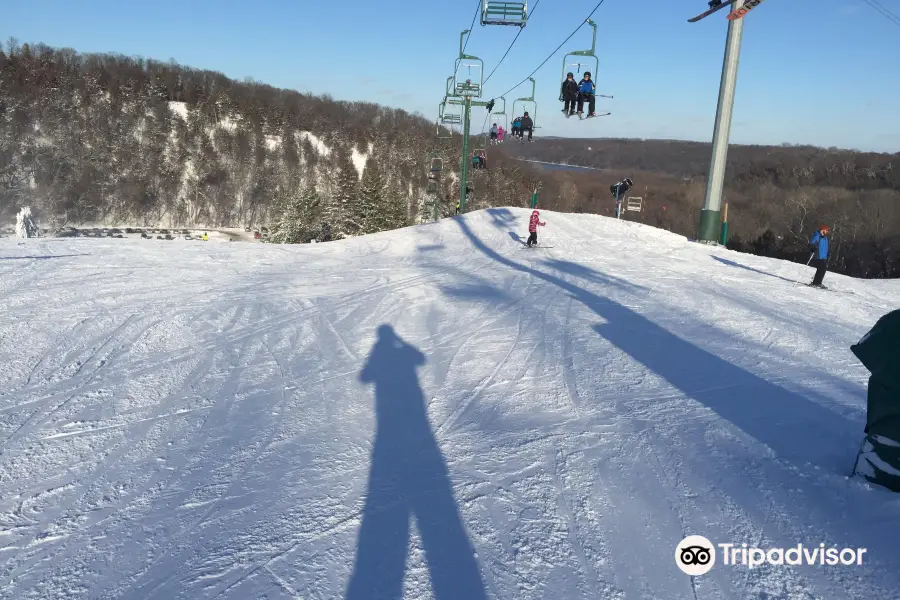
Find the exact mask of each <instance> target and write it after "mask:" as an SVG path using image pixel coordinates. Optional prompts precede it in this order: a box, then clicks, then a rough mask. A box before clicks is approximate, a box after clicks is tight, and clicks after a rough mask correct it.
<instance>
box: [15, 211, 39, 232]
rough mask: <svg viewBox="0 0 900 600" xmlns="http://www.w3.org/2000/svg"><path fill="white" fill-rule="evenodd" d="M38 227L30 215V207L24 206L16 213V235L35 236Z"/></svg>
mask: <svg viewBox="0 0 900 600" xmlns="http://www.w3.org/2000/svg"><path fill="white" fill-rule="evenodd" d="M37 234H38V228H37V225H35V223H34V219H32V217H31V207H30V206H25V207H23V208H22V210H20V211H19V214H18V215H16V237H18V238H22V239H24V238H33V237H37Z"/></svg>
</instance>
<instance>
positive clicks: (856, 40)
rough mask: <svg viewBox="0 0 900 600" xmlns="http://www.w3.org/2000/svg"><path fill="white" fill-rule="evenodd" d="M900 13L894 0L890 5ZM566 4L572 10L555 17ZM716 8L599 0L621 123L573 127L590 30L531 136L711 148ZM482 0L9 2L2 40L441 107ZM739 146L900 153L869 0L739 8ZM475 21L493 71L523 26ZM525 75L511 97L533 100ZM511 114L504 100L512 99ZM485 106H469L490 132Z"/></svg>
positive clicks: (541, 50)
mask: <svg viewBox="0 0 900 600" xmlns="http://www.w3.org/2000/svg"><path fill="white" fill-rule="evenodd" d="M880 1H881V3H882V4H884V5H885V6H887V7H888V8H890V9H891V10H893V12H894V13H897V14H900V2H898V0H880ZM595 4H596V0H566V1H565V2H561V1H560V0H540V4H538V5H537V6H536V7H535V6H534V0H530V1H529V6H530V7H531V8H533V16H532V20H531V21H530V22H529V24H528V26H527V27H526V28H525V30H524V31H523V33H522V35H521V36H520V37H519V40H518V42H517V43H516V45H515V46H514V47H513V50H512V51H511V52H510V55H509V56H508V57H507V58H506V60H505V61H504V63H503V64H502V65H501V66H500V68H499V69H498V70H497V72H496V73H495V74H494V76H493V77H492V78H491V80H490V81H489V82H488V83H487V85H486V86H485V95H486V96H488V97H490V96H491V95H499V94H501V93H503V92H505V91H506V90H508V89H509V88H510V87H511V86H512V85H514V84H515V83H517V82H519V81H520V80H522V79H523V78H525V77H526V76H527V75H528V74H529V73H530V72H531V71H533V70H534V69H535V67H537V66H538V65H539V64H540V63H541V62H542V61H543V60H544V59H545V58H546V57H547V56H548V54H549V53H550V52H551V51H552V50H553V49H554V48H556V46H558V45H559V44H560V42H562V41H563V40H564V39H565V38H566V37H567V36H568V35H569V33H571V31H572V30H573V29H574V28H575V27H577V26H578V24H579V22H582V21H583V19H584V17H586V16H587V14H588V13H590V11H591V9H592V8H593V7H594V5H595ZM560 5H564V6H565V10H561V7H560ZM706 6H707V4H706V0H678V1H677V2H670V1H664V0H643V1H637V0H606V1H605V2H604V4H603V5H602V6H601V7H600V8H599V10H598V11H597V12H596V13H595V15H594V20H595V21H596V22H597V23H598V25H599V27H600V29H599V33H598V40H597V54H598V56H599V57H600V70H599V72H598V73H595V77H594V78H595V80H596V81H597V82H598V86H599V90H598V91H599V92H600V93H605V94H608V95H612V96H614V99H612V100H601V101H600V102H598V112H607V111H611V112H612V115H610V116H608V117H602V118H597V119H591V120H589V121H579V120H577V119H575V118H573V119H569V120H567V119H565V118H564V117H563V116H562V114H561V112H560V110H561V108H562V106H561V103H559V102H558V100H557V97H558V93H559V92H558V89H559V85H560V82H561V76H562V56H563V54H564V51H566V50H570V49H571V50H578V49H584V48H588V47H590V28H589V27H588V26H587V25H585V26H584V27H583V28H582V29H581V30H580V31H579V32H578V33H577V34H576V35H575V37H574V38H572V40H571V41H570V42H569V43H568V44H567V45H566V46H565V47H564V49H563V50H561V51H560V52H558V53H557V54H556V55H555V56H554V57H553V58H552V59H550V61H549V62H548V63H547V64H546V65H545V66H544V67H543V68H541V69H540V70H539V71H538V72H537V73H536V74H535V79H536V80H537V93H536V98H537V99H538V107H537V111H536V113H537V114H536V116H537V125H538V126H539V129H538V130H537V131H536V132H535V134H536V135H559V136H571V137H605V136H611V137H642V138H660V137H661V138H674V139H692V140H700V141H709V140H710V139H711V137H712V129H713V120H714V118H715V111H716V100H717V95H718V86H719V77H720V73H721V67H722V58H723V52H724V44H725V32H726V25H727V21H726V19H725V16H724V15H725V13H726V12H727V9H724V10H722V11H720V12H719V13H716V14H715V15H713V16H711V17H708V18H707V19H705V20H703V21H701V22H699V23H688V22H687V19H688V18H689V17H692V16H694V15H695V14H697V13H699V12H702V11H703V10H704V9H705V8H706ZM474 12H475V0H452V1H445V2H431V1H420V2H413V1H412V0H390V1H388V2H373V1H371V0H368V1H363V0H337V1H321V0H317V1H314V0H290V1H284V0H270V1H265V0H263V1H261V2H255V3H254V2H247V1H246V0H241V1H236V0H216V1H212V0H181V1H175V0H155V1H154V2H150V3H148V2H133V3H129V2H123V1H121V0H116V1H112V0H90V1H86V0H82V1H81V2H73V1H72V0H41V1H40V2H31V1H28V2H22V1H21V0H0V14H2V15H3V19H2V22H0V36H2V38H3V39H6V38H8V37H10V36H14V37H16V38H17V39H18V40H19V41H20V42H39V41H42V42H44V43H47V44H49V45H51V46H56V47H62V46H68V47H71V48H74V49H75V50H78V51H79V52H118V53H121V54H126V55H140V56H144V57H147V58H154V59H158V60H168V59H170V58H171V59H175V60H176V61H178V62H179V63H181V64H184V65H189V66H193V67H197V68H204V69H211V70H215V71H221V72H223V73H225V74H226V75H228V76H229V77H233V78H237V79H243V78H245V77H252V78H254V79H256V80H259V81H263V82H266V83H268V84H270V85H274V86H277V87H285V88H293V89H297V90H301V91H305V92H312V93H316V94H321V93H328V94H331V95H332V96H333V97H334V98H336V99H345V100H368V101H372V102H378V103H380V104H385V105H390V106H396V107H400V108H404V109H407V110H409V111H414V112H420V113H422V114H423V115H425V116H426V117H428V118H430V119H434V117H435V116H436V113H437V105H438V102H439V101H440V100H441V98H442V97H443V90H444V84H445V81H446V78H447V76H448V75H450V74H451V73H452V71H453V62H454V60H455V58H456V56H457V53H458V50H459V34H460V32H461V31H462V30H464V29H467V28H468V27H469V25H470V23H471V21H472V16H473V14H474ZM745 21H746V22H745V26H744V38H743V45H742V52H741V64H740V71H739V75H738V85H737V97H736V102H735V113H734V122H733V127H732V137H731V140H732V142H734V143H745V144H781V143H783V142H790V143H808V144H814V145H818V146H838V147H842V148H857V149H860V150H876V151H889V152H897V151H900V108H898V106H900V61H898V57H900V26H897V25H896V24H893V23H891V22H890V21H888V20H887V19H886V18H884V17H882V16H881V15H879V14H878V13H877V12H875V10H874V9H872V8H871V7H870V6H868V5H867V4H865V2H864V1H863V0H817V1H815V2H814V1H812V0H799V1H798V0H765V1H764V2H763V3H762V4H761V5H760V6H758V7H757V8H756V9H754V10H753V11H752V12H751V13H750V14H749V15H748V16H747V17H746V18H745ZM517 31H518V29H517V28H514V27H497V26H488V27H485V26H481V25H480V24H478V23H477V22H476V24H475V27H474V31H473V33H472V36H471V40H470V41H469V43H468V47H467V48H466V52H467V53H469V54H474V55H477V56H479V57H481V58H482V59H483V60H484V62H485V75H487V74H488V73H490V71H491V70H492V69H493V68H494V66H495V65H496V64H497V61H498V60H499V59H500V57H501V56H502V55H503V52H504V51H505V50H506V48H507V46H508V44H509V43H510V42H511V41H512V39H513V37H514V36H515V35H516V33H517ZM529 93H530V83H526V84H525V85H523V86H521V87H520V88H518V89H516V90H515V91H514V92H512V93H510V94H509V95H507V100H508V105H509V108H510V109H511V107H512V98H515V97H518V96H527V95H528V94H529ZM508 112H510V110H509V109H508ZM483 119H484V111H483V109H477V110H475V111H474V115H473V123H474V125H473V129H474V130H476V131H480V129H481V125H482V123H483Z"/></svg>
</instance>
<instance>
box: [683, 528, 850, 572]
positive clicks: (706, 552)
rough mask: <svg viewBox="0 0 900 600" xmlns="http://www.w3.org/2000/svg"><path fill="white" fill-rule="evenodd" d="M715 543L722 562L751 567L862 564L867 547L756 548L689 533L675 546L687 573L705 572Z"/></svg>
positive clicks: (713, 558) (712, 561)
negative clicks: (721, 542)
mask: <svg viewBox="0 0 900 600" xmlns="http://www.w3.org/2000/svg"><path fill="white" fill-rule="evenodd" d="M716 547H718V548H719V554H720V555H721V558H722V564H723V565H731V566H734V565H740V566H746V567H747V568H748V569H753V568H755V567H760V566H763V565H792V566H797V565H828V566H832V567H833V566H836V565H838V564H841V565H846V566H850V565H857V566H859V565H861V564H862V559H863V555H864V554H865V553H866V548H836V547H833V546H831V547H826V546H825V544H819V545H818V546H805V545H803V544H797V545H796V546H792V547H790V548H768V549H764V548H754V547H748V546H747V544H741V545H740V546H737V545H736V544H713V543H712V542H710V541H709V540H708V539H706V538H705V537H703V536H702V535H689V536H687V537H686V538H684V539H683V540H681V542H679V544H678V545H677V546H676V547H675V564H676V565H678V568H679V569H681V570H682V572H684V573H686V574H688V575H704V574H706V573H709V571H710V569H712V568H713V566H715V564H716V554H717V552H716Z"/></svg>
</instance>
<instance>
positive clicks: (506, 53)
mask: <svg viewBox="0 0 900 600" xmlns="http://www.w3.org/2000/svg"><path fill="white" fill-rule="evenodd" d="M540 3H541V0H537V1H536V2H535V3H534V6H532V7H531V10H530V11H528V18H529V19H530V18H531V17H532V16H533V15H534V11H535V9H536V8H537V7H538V4H540ZM523 31H525V28H524V27H520V28H519V33H517V34H516V37H514V38H513V41H512V43H511V44H510V45H509V48H507V49H506V52H504V53H503V58H501V59H500V62H498V63H497V66H496V67H494V70H493V71H491V74H490V75H488V76H487V77H486V78H485V80H484V81H483V82H482V85H485V84H486V83H487V82H488V79H490V78H491V76H493V74H494V72H495V71H496V70H497V69H498V68H499V67H500V65H501V64H503V61H504V59H505V58H506V57H507V55H509V51H510V50H512V47H513V46H514V45H515V43H516V40H517V39H519V36H520V35H522V32H523Z"/></svg>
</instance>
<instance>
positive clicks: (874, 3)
mask: <svg viewBox="0 0 900 600" xmlns="http://www.w3.org/2000/svg"><path fill="white" fill-rule="evenodd" d="M864 1H865V3H866V4H868V5H869V6H871V7H872V8H874V9H875V10H877V11H878V12H879V13H881V15H882V16H883V17H884V18H886V19H887V20H888V21H890V22H891V23H893V24H894V25H900V17H898V16H897V15H896V14H895V13H893V12H891V11H890V10H889V9H888V8H887V7H885V6H884V5H883V4H881V3H880V2H878V0H864Z"/></svg>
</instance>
